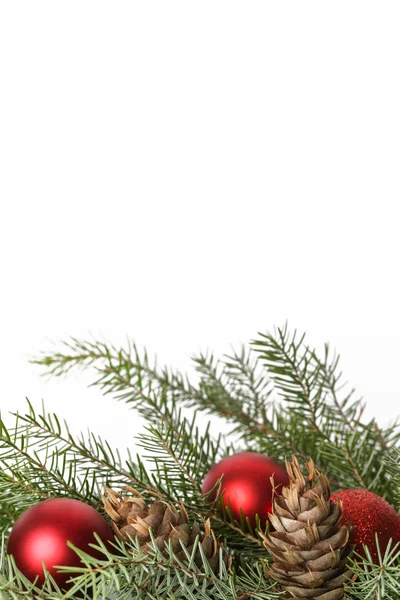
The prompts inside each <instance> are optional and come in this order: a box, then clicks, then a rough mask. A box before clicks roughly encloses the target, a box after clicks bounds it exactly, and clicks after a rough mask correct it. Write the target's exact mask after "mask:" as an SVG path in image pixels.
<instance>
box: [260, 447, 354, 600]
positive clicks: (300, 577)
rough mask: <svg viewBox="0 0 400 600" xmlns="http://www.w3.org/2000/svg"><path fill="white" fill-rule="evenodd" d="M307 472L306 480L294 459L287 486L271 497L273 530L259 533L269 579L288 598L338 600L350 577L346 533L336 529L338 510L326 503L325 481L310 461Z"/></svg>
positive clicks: (337, 506)
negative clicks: (269, 559)
mask: <svg viewBox="0 0 400 600" xmlns="http://www.w3.org/2000/svg"><path fill="white" fill-rule="evenodd" d="M306 467H307V470H308V477H304V475H303V474H302V471H301V468H300V465H299V462H298V460H297V458H296V457H295V456H293V457H292V464H290V463H289V462H288V461H286V470H287V472H288V475H289V480H290V482H289V485H288V486H286V487H284V488H283V489H282V492H281V494H282V495H281V496H279V497H275V498H274V502H273V514H272V515H271V514H270V515H269V519H270V521H271V523H272V525H273V527H274V528H275V531H273V532H271V533H269V535H268V537H266V536H265V535H263V534H260V535H261V536H262V538H263V540H264V545H265V547H266V548H267V549H268V550H269V552H270V553H271V555H272V559H273V564H272V568H271V569H270V570H269V571H268V573H267V575H268V576H269V577H270V578H271V579H273V580H274V581H276V582H278V583H279V584H280V585H281V586H282V588H283V589H284V590H286V592H287V594H288V596H287V597H288V598H297V599H299V598H318V599H319V600H340V599H341V598H343V597H344V582H345V581H346V578H347V577H348V576H349V575H350V571H349V570H348V567H347V563H348V558H349V556H350V554H351V552H352V548H351V546H350V544H349V535H350V531H349V529H348V528H347V527H346V526H339V525H338V522H339V520H340V517H341V515H342V507H341V504H339V503H334V502H331V501H330V495H331V494H330V486H329V481H328V479H327V477H326V476H325V475H324V474H323V473H318V471H316V470H315V468H314V463H313V461H312V460H311V459H310V460H309V461H308V462H307V463H306ZM317 478H318V480H319V481H317Z"/></svg>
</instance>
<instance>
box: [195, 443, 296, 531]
mask: <svg viewBox="0 0 400 600" xmlns="http://www.w3.org/2000/svg"><path fill="white" fill-rule="evenodd" d="M222 475H223V479H222V484H221V492H222V491H224V495H223V497H222V499H221V502H223V503H224V504H225V506H228V502H229V503H230V506H231V509H232V514H233V516H234V518H235V519H237V520H238V521H240V509H242V511H243V516H244V517H249V519H250V522H251V523H252V525H253V526H254V525H255V522H256V518H255V517H256V514H258V515H259V517H260V521H261V526H262V527H264V526H265V523H266V522H267V521H268V513H272V496H273V488H272V485H271V482H270V477H272V476H273V477H274V486H275V488H276V489H275V493H276V494H279V493H280V491H281V490H282V487H283V486H285V485H288V484H289V477H288V474H287V473H286V470H285V469H284V468H283V467H281V465H280V464H278V463H277V462H275V461H274V460H272V458H269V456H266V455H265V454H258V453H256V452H240V453H238V454H234V455H233V456H228V457H227V458H224V459H223V460H221V462H219V463H218V464H216V465H215V466H214V467H213V468H212V469H211V471H210V472H209V473H208V474H207V475H206V477H205V479H204V481H203V484H202V488H201V489H202V492H203V494H206V493H207V492H209V491H210V490H211V489H212V488H213V486H214V485H215V484H216V482H217V481H218V479H219V478H220V477H221V476H222ZM215 498H216V492H213V493H212V494H211V495H210V500H211V501H212V500H215Z"/></svg>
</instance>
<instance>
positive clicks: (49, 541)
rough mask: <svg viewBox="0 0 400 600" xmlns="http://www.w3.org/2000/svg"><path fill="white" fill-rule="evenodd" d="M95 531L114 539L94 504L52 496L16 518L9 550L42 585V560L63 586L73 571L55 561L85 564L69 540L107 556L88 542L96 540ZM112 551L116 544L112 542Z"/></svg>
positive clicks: (68, 564) (64, 586)
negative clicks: (62, 570) (61, 568)
mask: <svg viewBox="0 0 400 600" xmlns="http://www.w3.org/2000/svg"><path fill="white" fill-rule="evenodd" d="M94 531H95V532H96V533H97V534H98V535H99V536H100V539H101V540H102V541H103V542H104V543H106V542H107V541H112V540H114V534H113V532H112V530H111V528H110V527H109V526H108V524H107V521H106V520H105V519H104V518H103V517H102V516H101V515H100V514H99V513H98V512H97V511H96V510H95V509H94V508H92V507H91V506H89V505H88V504H85V503H84V502H80V501H79V500H73V499H71V498H49V499H48V500H44V501H43V502H39V504H36V505H35V506H32V507H31V508H28V510H26V511H25V512H24V513H22V515H21V516H20V517H19V518H18V519H17V520H16V522H15V524H14V526H13V528H12V531H11V533H10V537H9V540H8V547H7V551H8V553H9V554H12V555H13V556H14V559H15V562H16V565H17V567H18V568H19V570H20V571H21V572H22V573H23V574H24V575H25V577H27V579H29V580H30V581H32V582H33V581H34V579H35V577H36V575H39V579H38V581H37V583H36V585H37V586H41V585H42V583H43V582H44V580H45V575H44V571H43V567H42V561H44V563H45V565H46V569H47V570H48V571H49V572H50V573H51V575H52V576H53V577H54V579H55V581H56V582H57V584H58V585H59V586H60V587H61V588H68V587H69V585H70V584H67V585H65V582H66V581H67V579H70V578H71V577H72V576H73V574H71V573H60V572H57V570H56V569H55V568H54V565H66V566H71V567H75V566H80V567H82V566H83V563H82V562H81V560H80V558H79V556H78V555H77V554H76V553H75V552H74V551H73V550H72V548H69V547H68V546H67V540H69V541H70V542H72V543H73V544H74V546H76V547H77V548H79V549H80V550H83V551H84V552H87V554H90V555H91V556H93V557H94V558H99V559H101V558H104V554H101V553H100V552H98V551H97V550H95V549H94V548H91V547H90V546H89V545H88V544H89V542H90V543H93V544H97V541H96V539H95V537H94V535H93V532H94ZM109 549H110V550H111V551H112V550H113V548H112V547H111V546H109Z"/></svg>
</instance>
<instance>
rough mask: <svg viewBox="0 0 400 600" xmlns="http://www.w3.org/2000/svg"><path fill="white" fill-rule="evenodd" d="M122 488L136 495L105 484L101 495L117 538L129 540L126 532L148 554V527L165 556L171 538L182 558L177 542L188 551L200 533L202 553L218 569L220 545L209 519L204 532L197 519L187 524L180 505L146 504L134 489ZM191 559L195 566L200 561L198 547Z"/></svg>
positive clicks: (178, 555)
mask: <svg viewBox="0 0 400 600" xmlns="http://www.w3.org/2000/svg"><path fill="white" fill-rule="evenodd" d="M125 490H126V491H128V492H132V493H133V494H135V496H134V497H124V496H122V495H121V494H119V493H118V492H116V491H114V490H112V489H110V488H108V487H105V493H104V495H103V496H102V500H103V504H104V509H105V511H106V512H107V514H108V515H109V516H110V517H111V519H112V521H113V522H112V528H113V530H114V532H115V534H116V535H117V537H119V539H121V540H123V541H125V542H126V541H129V538H128V536H127V534H129V535H130V536H131V537H132V538H134V539H135V538H136V539H137V540H138V541H139V543H140V547H141V549H142V551H143V552H145V553H147V552H148V551H149V550H150V547H151V538H150V529H151V530H152V531H153V537H154V542H155V544H156V546H157V548H158V549H159V550H160V551H161V552H162V553H163V554H164V555H165V553H166V548H165V542H169V541H171V546H172V550H173V552H174V554H175V555H176V556H177V558H179V559H180V560H184V559H185V552H184V551H183V549H182V546H181V544H180V541H181V542H182V543H183V545H184V546H185V548H187V550H188V552H189V554H191V552H192V550H193V546H194V543H195V539H196V537H197V536H199V542H198V543H199V545H201V547H202V549H203V552H204V555H205V556H206V558H207V560H208V562H209V564H210V566H211V568H212V569H213V571H214V572H216V571H217V569H218V565H219V544H218V543H217V540H216V539H215V535H214V532H213V531H212V529H211V527H210V520H209V519H208V520H207V521H206V522H205V524H204V533H203V532H202V531H201V530H200V526H199V524H198V523H197V522H196V521H194V523H193V525H190V523H189V517H188V514H187V512H186V510H185V508H184V506H183V505H181V506H180V510H177V509H176V508H175V507H174V506H172V505H169V504H167V503H166V502H162V501H160V500H156V501H155V502H154V503H153V504H152V505H151V506H147V504H146V502H145V501H144V499H143V498H142V496H141V494H140V493H139V492H138V491H136V490H135V489H134V488H132V487H130V486H126V487H125ZM194 561H195V563H196V565H197V566H198V567H201V566H202V564H203V561H202V558H201V554H200V550H199V547H197V551H196V555H195V559H194Z"/></svg>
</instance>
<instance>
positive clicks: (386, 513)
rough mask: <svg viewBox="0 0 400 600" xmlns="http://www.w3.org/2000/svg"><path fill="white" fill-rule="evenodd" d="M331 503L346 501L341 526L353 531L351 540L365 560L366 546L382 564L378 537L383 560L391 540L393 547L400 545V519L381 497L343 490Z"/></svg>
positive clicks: (333, 495) (363, 492)
mask: <svg viewBox="0 0 400 600" xmlns="http://www.w3.org/2000/svg"><path fill="white" fill-rule="evenodd" d="M331 500H332V501H333V502H337V501H338V500H341V501H342V505H343V514H342V519H341V522H340V524H341V525H343V524H348V525H351V526H352V527H353V531H352V534H351V538H350V540H351V543H352V544H354V545H355V550H356V552H358V553H359V554H361V555H362V556H365V553H364V549H363V544H366V545H367V546H368V548H369V550H370V552H371V556H372V559H373V561H374V563H378V562H379V559H378V551H377V548H376V543H375V533H377V534H378V539H379V547H380V551H381V554H382V556H383V554H384V553H385V550H386V547H387V545H388V542H389V540H390V538H393V544H396V543H397V542H400V515H399V514H398V513H397V512H396V511H395V509H394V508H393V507H392V506H390V504H389V503H388V502H386V500H384V499H383V498H381V497H380V496H377V495H376V494H373V493H372V492H369V491H368V490H341V491H338V492H335V493H334V494H332V496H331ZM392 547H393V546H392Z"/></svg>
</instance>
